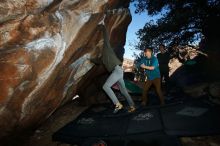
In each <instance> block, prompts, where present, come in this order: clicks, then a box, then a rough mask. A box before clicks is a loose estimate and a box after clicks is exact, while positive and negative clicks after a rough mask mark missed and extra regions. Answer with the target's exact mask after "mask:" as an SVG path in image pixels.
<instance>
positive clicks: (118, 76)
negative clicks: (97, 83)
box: [103, 65, 134, 106]
mask: <svg viewBox="0 0 220 146" xmlns="http://www.w3.org/2000/svg"><path fill="white" fill-rule="evenodd" d="M123 75H124V72H123V69H122V67H121V66H119V65H117V66H116V67H115V69H114V70H113V72H112V73H111V75H110V76H109V77H108V79H107V80H106V82H105V84H104V85H103V90H104V91H105V92H106V94H107V95H108V96H109V97H110V98H111V100H112V102H113V103H114V104H115V105H116V104H117V103H119V101H118V98H117V97H116V95H115V93H114V92H113V90H112V89H111V87H112V85H114V84H115V83H117V84H118V85H119V89H120V92H121V93H122V95H124V96H125V98H126V100H127V102H128V104H129V106H134V102H133V100H132V98H131V96H130V95H129V94H128V91H127V89H126V87H125V82H124V79H123Z"/></svg>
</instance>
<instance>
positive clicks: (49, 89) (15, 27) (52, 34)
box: [0, 0, 131, 138]
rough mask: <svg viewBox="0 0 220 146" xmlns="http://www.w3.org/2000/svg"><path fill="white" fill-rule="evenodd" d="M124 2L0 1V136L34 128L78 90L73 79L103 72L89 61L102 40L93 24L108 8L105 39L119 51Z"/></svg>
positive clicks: (125, 23)
mask: <svg viewBox="0 0 220 146" xmlns="http://www.w3.org/2000/svg"><path fill="white" fill-rule="evenodd" d="M128 4H129V1H128V0H120V2H119V1H118V0H109V1H107V0H74V1H69V0H62V1H57V0H49V1H48V0H7V1H6V0H3V1H1V3H0V129H1V132H0V137H1V138H2V137H4V136H7V135H10V134H11V133H12V132H15V131H22V130H23V129H29V128H34V127H37V125H38V124H40V123H41V122H42V121H44V120H45V119H47V118H48V117H49V116H50V115H51V114H52V113H53V112H54V111H55V110H56V109H57V108H58V107H59V106H61V105H62V104H64V103H65V102H68V101H70V100H71V99H72V97H73V96H75V95H76V94H77V93H78V90H79V89H80V88H81V86H79V83H80V85H83V84H84V83H85V84H86V83H87V82H89V80H90V79H91V78H92V77H94V76H96V75H97V74H100V73H105V71H104V69H100V67H94V64H92V63H91V62H90V61H89V58H90V57H91V56H92V57H95V56H97V55H99V53H100V49H101V48H98V47H97V46H96V45H97V43H98V42H99V41H100V40H101V39H102V32H100V30H99V29H98V27H97V25H98V23H99V22H100V20H101V19H102V18H103V16H104V13H103V11H104V8H105V7H108V9H109V10H108V11H109V13H108V14H107V17H106V20H105V22H106V26H107V28H108V31H109V34H110V39H111V40H110V41H111V44H112V46H113V47H115V48H116V49H121V50H118V51H117V50H116V52H123V46H124V44H125V38H126V31H127V27H128V25H129V23H130V21H131V16H130V13H129V10H128V9H127V7H128ZM119 8H120V9H119ZM116 46H121V47H116ZM122 55H123V54H118V56H120V57H122ZM101 68H102V67H101ZM91 70H92V71H91ZM96 70H97V71H96ZM88 75H90V76H91V77H90V76H88ZM85 77H86V78H87V79H86V80H85V79H84V78H85Z"/></svg>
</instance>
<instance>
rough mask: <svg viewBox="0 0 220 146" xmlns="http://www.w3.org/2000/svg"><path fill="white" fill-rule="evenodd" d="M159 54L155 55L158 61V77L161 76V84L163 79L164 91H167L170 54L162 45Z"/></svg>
mask: <svg viewBox="0 0 220 146" xmlns="http://www.w3.org/2000/svg"><path fill="white" fill-rule="evenodd" d="M159 50H160V53H158V54H157V59H158V61H159V68H160V75H161V83H162V81H163V79H164V81H165V87H166V91H167V92H168V90H169V66H168V64H169V61H170V54H169V53H168V52H167V51H166V47H165V45H163V44H160V46H159Z"/></svg>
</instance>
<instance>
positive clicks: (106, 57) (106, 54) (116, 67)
mask: <svg viewBox="0 0 220 146" xmlns="http://www.w3.org/2000/svg"><path fill="white" fill-rule="evenodd" d="M104 19H105V18H104ZM104 19H103V20H102V21H101V22H100V23H99V27H100V28H101V29H102V31H103V39H104V42H103V50H102V53H101V54H102V55H101V57H99V58H92V59H90V61H91V62H93V63H94V64H101V63H102V64H103V65H104V66H105V68H106V69H107V70H108V72H110V73H111V74H110V76H109V77H108V79H107V80H106V82H105V84H104V85H103V90H104V91H105V92H106V94H107V95H108V96H109V97H110V99H111V100H112V102H113V103H114V105H115V109H114V113H117V112H118V111H119V110H121V109H122V108H123V105H122V104H121V103H120V102H119V100H118V98H117V97H116V95H115V93H114V92H113V90H112V89H111V87H112V86H113V85H114V84H115V83H117V84H118V85H119V89H120V92H121V93H122V94H123V95H124V96H125V98H126V100H127V102H128V104H129V106H130V107H129V109H128V112H134V111H135V104H134V102H133V100H132V98H131V96H130V95H129V93H128V91H127V89H126V87H125V82H124V79H123V74H124V72H123V69H122V62H121V60H120V59H119V58H118V57H117V56H116V54H115V52H114V49H113V48H112V47H111V45H110V42H109V35H108V32H107V30H106V27H105V23H104Z"/></svg>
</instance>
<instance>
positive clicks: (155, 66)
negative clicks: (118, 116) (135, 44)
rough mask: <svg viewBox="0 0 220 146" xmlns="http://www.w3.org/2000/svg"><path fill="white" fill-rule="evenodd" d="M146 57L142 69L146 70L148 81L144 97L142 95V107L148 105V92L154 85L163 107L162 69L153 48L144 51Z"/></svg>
mask: <svg viewBox="0 0 220 146" xmlns="http://www.w3.org/2000/svg"><path fill="white" fill-rule="evenodd" d="M144 55H145V56H144V57H143V58H142V59H141V61H140V67H141V68H143V69H144V70H145V74H146V76H147V81H146V82H145V85H144V90H143V95H142V105H144V106H145V105H146V104H147V101H148V97H147V95H148V90H149V89H150V87H151V86H152V85H154V86H155V88H156V92H157V94H158V96H159V98H160V103H161V105H163V104H164V96H163V93H162V90H161V81H160V69H159V63H158V60H157V58H156V57H155V56H154V55H153V49H152V48H146V49H145V50H144Z"/></svg>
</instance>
